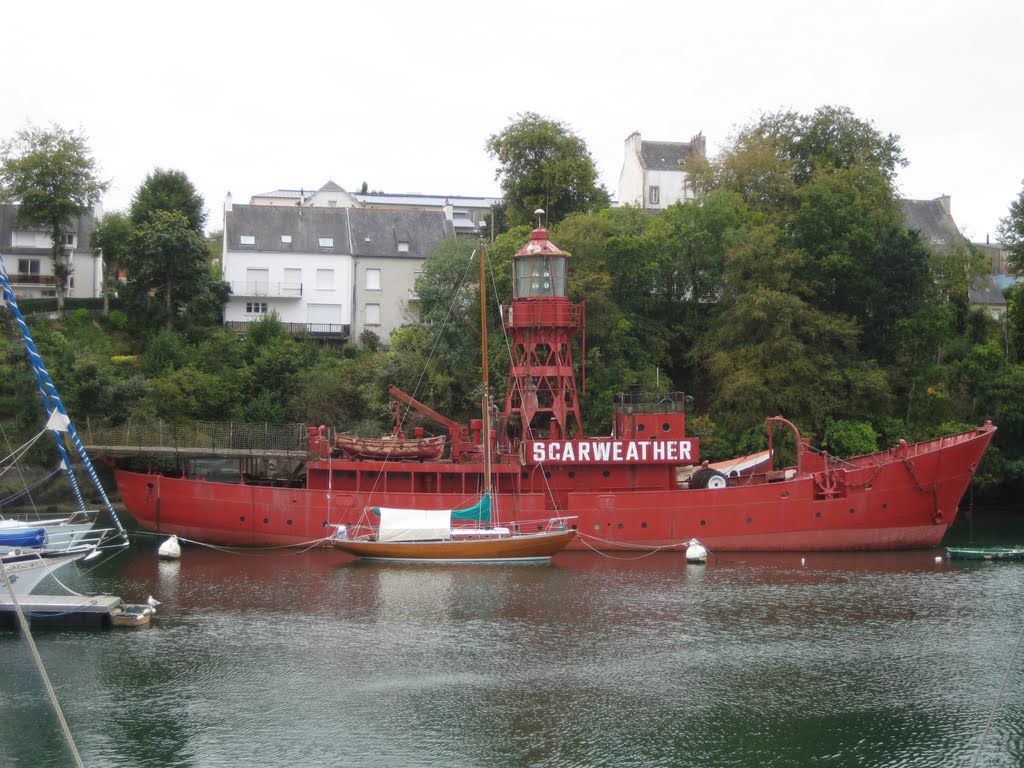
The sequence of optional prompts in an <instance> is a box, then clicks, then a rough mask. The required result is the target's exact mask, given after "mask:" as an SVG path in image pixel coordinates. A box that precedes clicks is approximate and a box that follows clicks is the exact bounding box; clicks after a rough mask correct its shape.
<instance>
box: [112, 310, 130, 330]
mask: <svg viewBox="0 0 1024 768" xmlns="http://www.w3.org/2000/svg"><path fill="white" fill-rule="evenodd" d="M107 325H108V326H109V327H110V328H111V329H112V330H115V331H123V330H125V329H126V328H127V327H128V315H126V314H125V313H124V312H122V311H121V310H119V309H115V310H112V311H111V313H110V315H109V316H108V317H107Z"/></svg>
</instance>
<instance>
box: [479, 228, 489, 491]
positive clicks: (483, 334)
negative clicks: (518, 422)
mask: <svg viewBox="0 0 1024 768" xmlns="http://www.w3.org/2000/svg"><path fill="white" fill-rule="evenodd" d="M486 261H487V246H485V245H484V237H483V234H482V233H481V235H480V348H481V359H482V362H483V376H482V379H483V386H484V391H483V398H482V399H481V401H480V402H481V405H482V406H483V422H484V425H483V426H484V428H483V434H482V440H483V443H484V493H485V494H490V492H491V389H490V373H489V371H488V369H489V367H490V366H489V363H488V361H487V272H486V269H485V266H486V264H485V262H486Z"/></svg>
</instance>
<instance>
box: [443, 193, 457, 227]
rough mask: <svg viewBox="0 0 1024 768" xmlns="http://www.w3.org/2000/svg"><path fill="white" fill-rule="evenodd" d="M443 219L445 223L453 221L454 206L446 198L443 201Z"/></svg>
mask: <svg viewBox="0 0 1024 768" xmlns="http://www.w3.org/2000/svg"><path fill="white" fill-rule="evenodd" d="M444 218H445V220H446V221H451V222H454V221H455V206H454V205H452V202H451V200H449V199H448V198H445V201H444Z"/></svg>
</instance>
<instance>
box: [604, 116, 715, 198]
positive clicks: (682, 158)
mask: <svg viewBox="0 0 1024 768" xmlns="http://www.w3.org/2000/svg"><path fill="white" fill-rule="evenodd" d="M625 149H626V152H625V158H624V160H623V163H622V172H621V173H620V174H619V204H620V205H635V206H637V207H639V208H645V209H648V210H659V209H662V208H668V207H669V206H670V205H672V204H674V203H678V202H681V201H683V200H692V199H693V190H692V189H691V188H690V185H689V184H688V183H687V180H688V175H687V165H688V163H689V162H690V160H691V159H693V158H695V157H701V158H703V157H706V156H707V142H706V140H705V138H704V135H703V134H701V133H698V134H697V135H696V136H694V137H693V138H692V139H690V140H689V141H684V142H677V141H643V140H642V139H641V138H640V132H639V131H634V132H633V133H631V134H630V135H629V136H627V137H626V148H625Z"/></svg>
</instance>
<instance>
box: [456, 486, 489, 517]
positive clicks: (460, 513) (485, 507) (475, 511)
mask: <svg viewBox="0 0 1024 768" xmlns="http://www.w3.org/2000/svg"><path fill="white" fill-rule="evenodd" d="M452 520H478V521H479V522H481V523H489V522H491V495H490V494H489V493H485V494H484V496H483V498H481V499H480V501H478V502H477V503H476V504H474V505H473V506H472V507H466V509H453V510H452Z"/></svg>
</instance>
